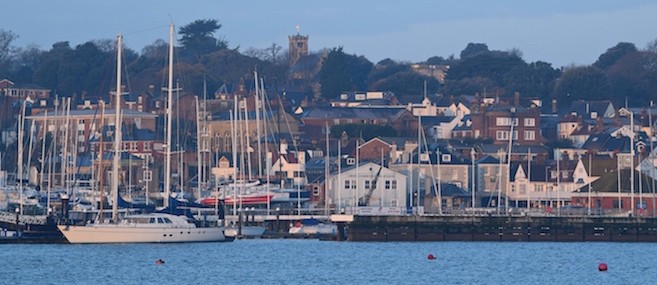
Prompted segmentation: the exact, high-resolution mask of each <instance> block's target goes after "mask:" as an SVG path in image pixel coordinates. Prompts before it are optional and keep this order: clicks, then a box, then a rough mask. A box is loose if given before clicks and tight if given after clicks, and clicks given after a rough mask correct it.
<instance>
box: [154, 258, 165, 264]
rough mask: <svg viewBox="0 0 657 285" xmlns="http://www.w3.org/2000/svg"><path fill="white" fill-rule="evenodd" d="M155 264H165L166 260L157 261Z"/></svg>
mask: <svg viewBox="0 0 657 285" xmlns="http://www.w3.org/2000/svg"><path fill="white" fill-rule="evenodd" d="M155 264H157V265H161V264H164V260H162V258H160V259H158V260H156V261H155Z"/></svg>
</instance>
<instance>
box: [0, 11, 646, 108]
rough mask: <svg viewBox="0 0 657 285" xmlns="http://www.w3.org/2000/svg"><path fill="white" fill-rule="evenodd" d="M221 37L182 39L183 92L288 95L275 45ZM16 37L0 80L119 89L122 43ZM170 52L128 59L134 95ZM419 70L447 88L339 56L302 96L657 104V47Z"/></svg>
mask: <svg viewBox="0 0 657 285" xmlns="http://www.w3.org/2000/svg"><path fill="white" fill-rule="evenodd" d="M221 27H222V26H221V24H219V22H218V21H217V20H213V19H210V20H196V21H194V22H192V23H189V24H187V25H185V26H182V27H181V28H180V29H179V31H178V36H179V39H178V42H177V45H176V48H175V56H174V58H176V59H177V60H176V62H175V69H174V75H176V79H177V80H176V81H177V82H179V84H180V85H181V86H182V87H183V88H184V89H185V90H187V91H191V92H194V93H196V94H201V93H202V92H203V86H204V85H203V82H206V86H207V87H208V92H212V91H213V90H216V89H218V88H219V87H220V86H221V85H223V84H237V83H238V82H240V81H244V82H247V84H249V82H252V80H253V70H254V69H256V68H257V70H258V72H259V74H260V75H262V76H264V77H265V78H266V82H267V84H269V85H270V86H271V85H276V86H277V88H280V90H282V89H284V88H285V86H286V84H287V78H288V72H289V66H288V65H287V57H286V54H287V53H286V51H285V50H283V48H282V47H281V46H279V45H277V44H275V43H274V44H272V45H271V46H269V47H265V48H262V49H257V48H248V49H246V50H244V51H240V47H239V46H237V47H233V48H231V47H230V45H229V42H228V40H226V39H224V38H219V37H216V36H215V34H216V33H217V31H218V30H219V29H220V28H221ZM16 37H18V35H16V34H14V33H12V32H11V31H4V30H0V77H1V78H8V79H10V80H12V81H14V82H18V83H21V84H37V85H40V86H43V87H46V88H49V89H52V90H53V91H54V92H55V93H57V94H59V95H61V96H72V97H74V98H81V97H84V96H88V95H89V94H94V95H99V94H100V95H104V94H107V93H108V92H109V90H111V89H112V86H113V85H114V83H113V80H115V79H114V76H115V74H116V72H115V68H116V67H115V61H116V46H115V43H114V40H112V39H105V40H93V41H89V42H86V43H83V44H80V45H77V46H75V47H72V46H71V45H70V43H69V42H66V41H64V42H57V43H55V44H53V45H52V47H51V48H50V49H49V50H41V49H40V48H39V47H37V46H33V45H32V46H27V47H23V48H16V47H13V46H12V42H13V41H14V40H15V39H16ZM167 47H168V43H167V42H165V41H164V40H156V41H155V42H153V43H152V44H151V45H148V46H146V47H144V48H143V49H142V50H141V52H140V53H137V52H136V51H133V50H130V49H126V50H125V51H124V57H125V58H124V62H125V66H126V71H127V76H128V77H129V84H130V86H128V87H129V90H131V91H138V92H141V91H146V90H148V89H149V87H155V89H156V90H159V89H160V87H162V86H164V85H165V82H166V81H165V74H166V62H167V54H168V53H167ZM419 64H424V65H432V66H443V67H447V66H448V67H449V69H447V75H446V77H445V80H444V82H439V81H438V80H437V79H435V78H434V77H431V76H426V75H422V74H420V73H418V72H415V71H414V70H413V68H412V67H411V63H408V62H401V61H395V60H392V59H384V60H381V61H379V62H378V63H372V62H370V61H369V60H368V59H367V58H366V57H365V56H362V55H355V54H348V53H347V52H345V51H344V50H343V48H342V47H333V48H330V49H328V50H327V51H326V52H325V53H324V57H323V60H322V67H321V69H320V71H319V74H317V76H314V77H311V78H309V79H307V80H309V81H310V82H306V84H304V85H303V86H313V85H314V84H318V85H319V86H320V89H319V90H320V92H319V93H320V95H321V96H319V97H318V98H316V99H318V100H330V99H334V98H336V97H337V96H338V95H339V94H340V93H341V92H344V91H391V92H393V93H394V94H396V95H397V97H398V99H399V100H400V101H401V102H402V103H405V102H408V101H417V100H418V99H419V98H421V97H422V96H423V92H424V86H425V84H426V86H427V91H428V93H429V94H442V95H445V96H449V95H454V96H459V95H473V94H475V93H479V94H486V95H488V96H509V95H511V94H513V93H515V92H519V93H520V94H521V96H523V97H531V98H539V99H541V100H543V101H544V102H549V101H551V100H553V99H556V100H557V102H558V103H559V104H560V105H561V106H565V105H568V104H570V103H571V102H573V101H576V100H592V99H595V100H600V99H606V100H612V101H613V102H614V103H616V104H624V103H625V102H628V103H629V104H630V105H646V104H648V102H649V101H651V100H657V42H653V43H651V44H649V45H648V46H647V47H646V48H645V49H638V48H637V47H636V46H635V45H634V44H633V43H628V42H620V43H618V44H617V45H615V46H613V47H610V48H609V49H608V50H607V51H606V52H604V53H603V54H601V55H600V56H599V57H598V60H597V61H596V62H594V63H592V64H590V65H578V66H574V65H573V66H566V67H562V68H555V67H553V66H552V64H550V63H548V62H544V61H535V62H526V61H525V60H524V59H523V58H522V52H521V51H520V50H518V49H511V50H507V51H500V50H490V49H489V48H488V46H487V45H486V44H485V43H470V44H468V45H467V46H466V47H465V48H464V49H463V50H462V51H461V53H460V54H459V57H458V58H456V57H455V56H454V55H452V56H449V57H447V58H444V57H441V56H433V57H430V58H428V59H427V60H426V61H424V62H420V63H419ZM305 91H307V92H310V91H311V88H310V87H308V88H307V90H305Z"/></svg>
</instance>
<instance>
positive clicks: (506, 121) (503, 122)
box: [496, 117, 511, 126]
mask: <svg viewBox="0 0 657 285" xmlns="http://www.w3.org/2000/svg"><path fill="white" fill-rule="evenodd" d="M496 124H497V125H498V126H510V125H511V118H506V117H497V119H496Z"/></svg>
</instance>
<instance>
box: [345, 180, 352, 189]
mask: <svg viewBox="0 0 657 285" xmlns="http://www.w3.org/2000/svg"><path fill="white" fill-rule="evenodd" d="M350 182H351V181H350V180H345V181H344V189H350V188H351V185H350Z"/></svg>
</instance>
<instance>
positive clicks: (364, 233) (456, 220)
mask: <svg viewBox="0 0 657 285" xmlns="http://www.w3.org/2000/svg"><path fill="white" fill-rule="evenodd" d="M347 240H350V241H578V242H581V241H618V242H657V219H655V218H632V217H624V218H617V217H528V216H526V217H507V216H354V220H353V222H351V223H348V224H347Z"/></svg>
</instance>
